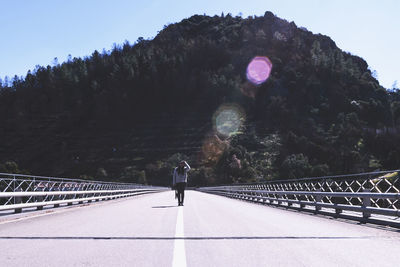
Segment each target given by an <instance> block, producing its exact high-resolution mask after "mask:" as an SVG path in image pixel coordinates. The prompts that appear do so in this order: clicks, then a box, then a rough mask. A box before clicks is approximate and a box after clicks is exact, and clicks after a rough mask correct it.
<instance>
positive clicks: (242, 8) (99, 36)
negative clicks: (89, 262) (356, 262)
mask: <svg viewBox="0 0 400 267" xmlns="http://www.w3.org/2000/svg"><path fill="white" fill-rule="evenodd" d="M0 8H1V9H0V29H1V31H0V77H1V78H3V79H4V77H5V76H6V75H8V76H9V77H12V76H14V75H15V74H17V75H19V76H20V75H25V74H26V72H27V71H28V70H29V69H31V70H33V69H34V67H35V65H51V63H52V61H53V59H54V58H55V57H57V58H58V59H59V62H62V61H63V60H65V59H66V58H67V55H68V54H71V55H72V57H84V56H87V55H90V54H91V53H92V52H93V51H94V50H95V49H97V50H99V51H101V50H103V48H105V49H106V50H109V49H111V47H112V45H113V43H117V44H121V43H123V42H124V41H125V40H128V41H130V42H131V43H133V42H135V41H136V40H137V38H138V37H140V36H142V37H144V38H153V37H154V36H156V35H157V32H158V31H159V30H161V29H162V28H163V26H164V25H166V24H168V23H174V22H179V21H181V20H182V19H184V18H187V17H190V16H191V15H194V14H204V13H205V14H207V15H215V14H218V15H220V14H221V12H224V13H225V14H227V13H231V14H232V15H234V16H235V15H238V14H239V13H241V14H242V16H243V17H247V16H249V15H257V16H261V15H263V14H264V12H265V11H267V10H269V11H272V12H273V13H274V14H276V15H277V16H279V17H281V18H284V19H286V20H288V21H294V22H295V23H296V24H297V25H298V26H303V27H306V28H307V29H309V30H310V31H312V32H314V33H322V34H325V35H328V36H330V37H331V38H332V39H333V40H334V41H335V42H336V44H337V45H338V46H339V47H340V48H341V49H343V50H345V51H348V52H351V53H352V54H355V55H358V56H361V57H362V58H364V59H365V60H366V61H367V62H368V64H369V66H370V68H371V69H372V70H376V71H377V73H378V79H379V81H380V83H381V85H383V86H384V87H386V88H391V87H392V85H393V83H394V81H395V80H398V81H399V83H398V84H400V70H399V68H398V66H397V63H398V62H400V53H399V44H400V31H399V29H400V14H399V13H400V1H398V0H330V1H329V0H302V1H301V0H254V1H253V0H201V1H199V0H195V1H192V0H1V1H0ZM398 86H399V85H398Z"/></svg>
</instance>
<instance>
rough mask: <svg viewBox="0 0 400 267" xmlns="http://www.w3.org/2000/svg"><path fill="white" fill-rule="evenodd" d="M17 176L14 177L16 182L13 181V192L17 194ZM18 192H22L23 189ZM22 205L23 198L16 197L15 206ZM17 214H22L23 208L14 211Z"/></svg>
mask: <svg viewBox="0 0 400 267" xmlns="http://www.w3.org/2000/svg"><path fill="white" fill-rule="evenodd" d="M15 183H16V180H15V176H14V181H13V187H14V188H13V191H14V192H16V188H15ZM18 191H22V188H20V189H19V190H18ZM21 203H22V197H14V204H21ZM14 212H15V213H21V212H22V208H17V209H15V210H14Z"/></svg>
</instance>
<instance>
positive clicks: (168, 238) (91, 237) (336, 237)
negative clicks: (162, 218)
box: [0, 236, 385, 240]
mask: <svg viewBox="0 0 400 267" xmlns="http://www.w3.org/2000/svg"><path fill="white" fill-rule="evenodd" d="M5 239H8V240H13V239H15V240H279V239H299V240H306V239H322V240H341V239H342V240H348V239H354V240H356V239H385V237H376V236H204V237H198V236H192V237H190V236H189V237H157V236H132V237H124V236H121V237H118V236H117V237H113V236H1V237H0V240H5Z"/></svg>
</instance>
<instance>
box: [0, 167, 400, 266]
mask: <svg viewBox="0 0 400 267" xmlns="http://www.w3.org/2000/svg"><path fill="white" fill-rule="evenodd" d="M399 183H400V180H399V175H398V171H389V172H373V173H363V174H354V175H345V176H330V177H317V178H307V179H297V180H287V181H272V182H265V183H257V184H240V185H226V186H215V187H203V188H196V189H195V190H188V191H187V193H186V197H185V206H184V207H178V206H177V205H176V200H175V199H174V193H173V191H171V190H168V188H164V187H153V186H147V185H138V184H123V183H107V182H99V181H86V180H76V179H57V178H52V177H39V176H26V175H17V174H4V173H3V174H0V246H1V252H0V266H321V265H324V266H395V265H398V252H399V251H400V242H399V241H400V230H399V229H400V209H399V208H400V196H399Z"/></svg>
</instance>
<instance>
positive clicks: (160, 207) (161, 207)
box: [151, 205, 178, 209]
mask: <svg viewBox="0 0 400 267" xmlns="http://www.w3.org/2000/svg"><path fill="white" fill-rule="evenodd" d="M177 207H178V206H177V205H175V206H154V207H151V208H152V209H166V208H177Z"/></svg>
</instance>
